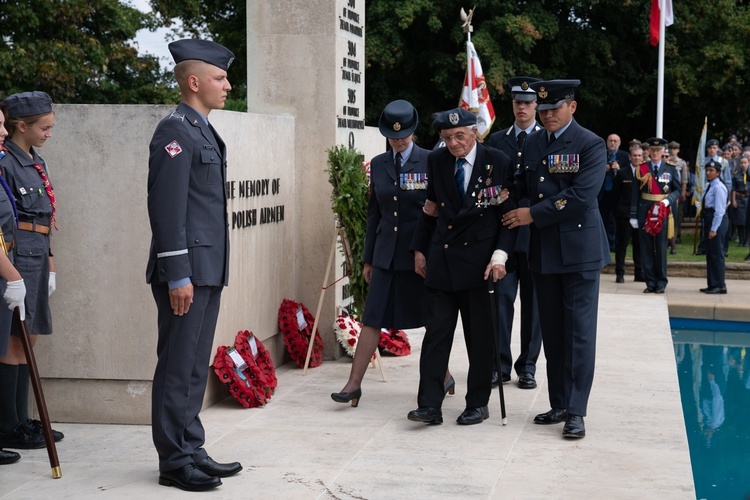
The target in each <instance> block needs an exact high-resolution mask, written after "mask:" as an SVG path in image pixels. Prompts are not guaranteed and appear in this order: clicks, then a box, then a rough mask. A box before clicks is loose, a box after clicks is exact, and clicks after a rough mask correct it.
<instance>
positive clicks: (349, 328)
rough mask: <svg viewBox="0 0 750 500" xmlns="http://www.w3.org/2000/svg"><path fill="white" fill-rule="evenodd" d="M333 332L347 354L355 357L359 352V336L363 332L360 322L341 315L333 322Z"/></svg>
mask: <svg viewBox="0 0 750 500" xmlns="http://www.w3.org/2000/svg"><path fill="white" fill-rule="evenodd" d="M333 331H334V333H335V334H336V338H337V339H338V341H339V344H341V346H342V347H343V348H344V350H345V351H346V353H347V354H348V355H349V356H351V357H354V353H355V352H356V351H357V341H358V340H359V334H360V332H361V331H362V325H361V324H360V322H359V321H357V320H356V319H354V318H352V317H351V316H347V315H346V314H340V315H339V316H338V317H337V318H336V320H335V321H334V322H333Z"/></svg>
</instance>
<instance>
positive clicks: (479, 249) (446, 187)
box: [412, 142, 517, 292]
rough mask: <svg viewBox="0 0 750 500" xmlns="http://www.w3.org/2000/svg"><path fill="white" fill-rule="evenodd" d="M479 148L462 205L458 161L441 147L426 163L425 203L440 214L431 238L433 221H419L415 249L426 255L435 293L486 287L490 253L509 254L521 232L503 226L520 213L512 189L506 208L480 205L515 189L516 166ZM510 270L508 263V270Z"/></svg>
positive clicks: (490, 150) (428, 279)
mask: <svg viewBox="0 0 750 500" xmlns="http://www.w3.org/2000/svg"><path fill="white" fill-rule="evenodd" d="M476 148H477V154H476V158H475V160H474V163H475V164H474V166H473V169H472V173H471V178H470V179H469V184H468V188H467V189H466V195H465V197H464V200H463V202H461V200H460V198H459V194H458V190H457V188H456V182H455V177H454V175H455V172H454V171H455V166H456V157H454V156H453V155H452V154H451V152H450V150H448V148H440V149H437V150H435V151H433V152H431V153H430V154H429V156H428V158H427V177H428V186H427V199H429V200H432V201H434V202H436V203H437V205H438V209H439V214H438V217H437V224H436V225H435V228H434V231H433V232H432V236H431V237H430V225H431V223H432V222H433V221H434V219H432V218H431V217H428V216H426V215H424V216H423V217H422V218H421V219H420V221H419V225H418V227H417V232H416V233H415V234H414V240H413V242H412V250H413V251H419V252H422V253H423V254H425V255H427V256H428V257H427V276H426V277H425V285H427V286H429V287H431V288H435V289H438V290H443V291H448V292H457V291H460V290H466V289H469V288H475V287H478V286H483V284H484V271H485V268H486V267H487V264H489V262H490V259H491V257H492V253H493V252H494V251H495V250H496V249H501V250H504V251H506V252H507V253H508V255H510V254H511V253H512V252H513V246H514V245H515V242H516V236H517V230H515V229H514V230H509V229H507V228H505V227H504V226H503V225H502V222H501V218H502V215H503V214H504V213H506V212H507V211H509V210H512V209H514V208H517V202H516V197H515V194H514V192H513V189H510V192H511V195H510V197H509V199H508V200H506V201H505V202H504V203H502V204H499V205H497V204H494V205H489V204H484V203H482V197H483V198H484V199H485V200H487V198H488V195H489V194H490V191H494V190H495V189H496V190H498V191H499V188H500V187H511V186H512V182H513V165H512V163H511V161H510V158H508V155H506V154H505V153H503V152H502V151H499V150H497V149H493V148H490V147H487V146H485V145H484V144H482V143H479V142H477V144H476ZM488 179H489V183H488ZM491 188H494V189H491ZM511 265H512V264H511V263H510V261H509V263H507V264H506V267H510V266H511Z"/></svg>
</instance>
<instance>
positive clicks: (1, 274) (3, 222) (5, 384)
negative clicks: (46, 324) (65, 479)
mask: <svg viewBox="0 0 750 500" xmlns="http://www.w3.org/2000/svg"><path fill="white" fill-rule="evenodd" d="M7 136H8V131H7V130H6V129H5V115H4V114H3V113H2V112H1V111H0V160H2V158H3V156H5V145H4V142H5V138H6V137H7ZM0 184H2V189H0V230H1V231H2V233H0V234H1V235H2V240H0V243H2V245H3V249H2V251H0V292H3V298H4V299H5V300H6V302H7V303H8V308H7V309H6V308H4V307H0V422H2V421H4V420H6V418H3V415H4V413H5V412H6V411H8V410H11V411H10V412H9V413H10V418H9V420H13V421H14V422H15V421H16V420H17V419H18V414H17V413H16V401H15V400H16V391H17V388H18V386H17V379H18V365H15V366H13V365H10V364H7V361H10V359H8V358H6V356H7V354H8V343H9V342H10V329H11V324H12V321H13V312H12V310H13V309H15V308H16V307H18V308H19V311H20V313H21V320H23V319H25V318H26V308H25V306H24V298H25V296H26V286H25V284H24V281H23V278H22V277H21V274H20V273H19V272H18V270H17V269H16V268H15V267H13V252H7V250H8V249H9V248H12V247H13V246H14V245H15V243H14V241H13V238H14V233H15V230H16V224H17V220H16V210H17V209H16V208H15V205H16V201H15V198H14V197H13V193H12V192H11V191H10V187H9V186H8V183H7V182H6V181H5V178H4V177H2V175H0ZM14 375H15V379H13V376H14ZM20 459H21V455H19V454H18V453H16V452H15V451H8V450H3V449H2V447H1V446H0V465H4V464H12V463H14V462H18V461H19V460H20Z"/></svg>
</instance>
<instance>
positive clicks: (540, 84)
mask: <svg viewBox="0 0 750 500" xmlns="http://www.w3.org/2000/svg"><path fill="white" fill-rule="evenodd" d="M580 84H581V80H546V81H542V80H539V81H536V82H533V83H531V88H532V89H534V90H535V91H536V95H537V98H536V102H537V104H538V106H537V108H536V109H537V111H544V110H546V109H557V108H559V107H560V106H562V105H563V103H564V102H565V100H566V99H568V98H570V97H575V94H576V87H578V86H579V85H580Z"/></svg>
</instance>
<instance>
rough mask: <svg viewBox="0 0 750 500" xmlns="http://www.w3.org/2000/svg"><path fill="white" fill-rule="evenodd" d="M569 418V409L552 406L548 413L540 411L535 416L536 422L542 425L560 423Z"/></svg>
mask: <svg viewBox="0 0 750 500" xmlns="http://www.w3.org/2000/svg"><path fill="white" fill-rule="evenodd" d="M567 418H568V410H565V409H561V408H552V409H551V410H550V411H548V412H547V413H540V414H539V415H537V416H536V417H534V423H535V424H540V425H550V424H559V423H560V422H564V421H565V420H566V419H567Z"/></svg>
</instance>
